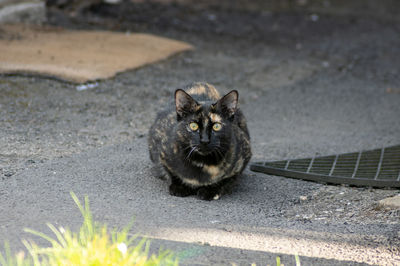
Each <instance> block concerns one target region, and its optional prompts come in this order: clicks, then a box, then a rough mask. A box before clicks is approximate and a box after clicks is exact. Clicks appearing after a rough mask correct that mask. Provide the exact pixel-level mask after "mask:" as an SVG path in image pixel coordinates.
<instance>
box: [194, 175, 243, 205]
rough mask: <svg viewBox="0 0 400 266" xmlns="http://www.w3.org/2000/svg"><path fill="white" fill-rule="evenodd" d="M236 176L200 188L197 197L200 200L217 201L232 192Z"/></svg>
mask: <svg viewBox="0 0 400 266" xmlns="http://www.w3.org/2000/svg"><path fill="white" fill-rule="evenodd" d="M235 181H236V176H233V177H230V178H227V179H224V180H222V181H220V182H218V183H217V184H214V185H210V186H205V187H201V188H199V189H198V190H197V196H198V197H199V198H200V199H202V200H217V199H219V198H220V197H221V196H222V195H225V194H229V193H231V192H232V189H233V186H234V184H235Z"/></svg>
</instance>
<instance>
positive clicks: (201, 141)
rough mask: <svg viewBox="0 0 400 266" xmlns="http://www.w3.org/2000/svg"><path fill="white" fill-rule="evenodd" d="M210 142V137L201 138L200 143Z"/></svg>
mask: <svg viewBox="0 0 400 266" xmlns="http://www.w3.org/2000/svg"><path fill="white" fill-rule="evenodd" d="M208 143H210V140H209V139H201V140H200V144H203V145H205V144H208Z"/></svg>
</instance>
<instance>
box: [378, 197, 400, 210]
mask: <svg viewBox="0 0 400 266" xmlns="http://www.w3.org/2000/svg"><path fill="white" fill-rule="evenodd" d="M379 205H380V206H382V207H383V208H385V209H386V208H391V209H400V194H398V195H396V196H394V197H390V198H386V199H383V200H380V201H379Z"/></svg>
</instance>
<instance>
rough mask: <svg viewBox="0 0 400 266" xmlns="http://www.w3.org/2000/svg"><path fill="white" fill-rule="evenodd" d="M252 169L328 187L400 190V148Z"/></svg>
mask: <svg viewBox="0 0 400 266" xmlns="http://www.w3.org/2000/svg"><path fill="white" fill-rule="evenodd" d="M250 169H251V170H252V171H256V172H262V173H266V174H271V175H281V176H286V177H292V178H299V179H304V180H311V181H319V182H324V183H335V184H351V185H356V186H374V187H396V188H397V187H400V145H397V146H392V147H387V148H383V149H375V150H367V151H362V152H353V153H344V154H338V155H330V156H320V157H312V158H303V159H295V160H281V161H273V162H259V163H253V164H251V165H250Z"/></svg>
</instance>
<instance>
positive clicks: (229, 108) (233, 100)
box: [214, 90, 239, 117]
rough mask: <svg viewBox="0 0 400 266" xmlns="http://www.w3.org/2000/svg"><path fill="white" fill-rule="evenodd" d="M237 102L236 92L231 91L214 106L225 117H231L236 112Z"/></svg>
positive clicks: (237, 94)
mask: <svg viewBox="0 0 400 266" xmlns="http://www.w3.org/2000/svg"><path fill="white" fill-rule="evenodd" d="M238 100H239V93H238V91H237V90H233V91H231V92H229V93H228V94H226V95H225V96H224V97H222V98H221V99H219V100H218V102H216V103H215V105H214V106H216V107H217V109H219V110H221V112H222V113H223V114H225V115H226V116H228V117H232V116H233V115H234V114H235V112H236V109H237V104H238Z"/></svg>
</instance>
